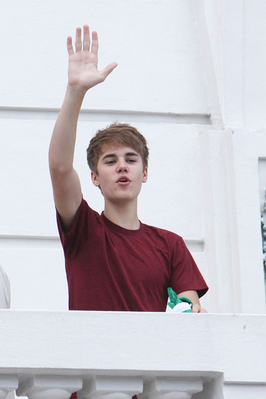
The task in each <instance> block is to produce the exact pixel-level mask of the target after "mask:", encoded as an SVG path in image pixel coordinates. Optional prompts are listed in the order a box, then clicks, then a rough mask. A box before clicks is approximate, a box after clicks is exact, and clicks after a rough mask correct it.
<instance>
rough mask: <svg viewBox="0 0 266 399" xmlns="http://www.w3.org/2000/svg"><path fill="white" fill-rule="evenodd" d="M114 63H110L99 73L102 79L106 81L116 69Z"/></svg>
mask: <svg viewBox="0 0 266 399" xmlns="http://www.w3.org/2000/svg"><path fill="white" fill-rule="evenodd" d="M117 65H118V64H117V63H116V62H112V63H111V64H109V65H107V66H106V67H105V68H104V69H103V70H102V71H101V72H100V73H101V75H102V76H103V79H106V78H107V76H108V75H110V73H111V72H113V70H114V69H115V68H116V67H117Z"/></svg>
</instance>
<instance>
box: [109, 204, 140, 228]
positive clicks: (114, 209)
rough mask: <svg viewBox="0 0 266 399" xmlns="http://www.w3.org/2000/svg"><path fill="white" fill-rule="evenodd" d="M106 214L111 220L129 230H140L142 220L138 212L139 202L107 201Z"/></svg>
mask: <svg viewBox="0 0 266 399" xmlns="http://www.w3.org/2000/svg"><path fill="white" fill-rule="evenodd" d="M104 215H105V216H106V217H107V219H109V220H110V221H111V222H113V223H115V224H117V225H118V226H120V227H123V228H124V229H128V230H138V229H139V226H140V222H139V219H138V213H137V203H135V204H132V203H131V204H124V205H122V206H121V204H119V205H117V204H110V203H105V206H104Z"/></svg>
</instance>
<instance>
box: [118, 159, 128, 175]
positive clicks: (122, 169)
mask: <svg viewBox="0 0 266 399" xmlns="http://www.w3.org/2000/svg"><path fill="white" fill-rule="evenodd" d="M117 171H118V172H127V171H128V165H127V163H126V161H125V160H124V159H123V158H121V159H119V161H118V164H117Z"/></svg>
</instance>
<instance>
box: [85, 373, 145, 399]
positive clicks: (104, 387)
mask: <svg viewBox="0 0 266 399" xmlns="http://www.w3.org/2000/svg"><path fill="white" fill-rule="evenodd" d="M142 389H143V380H142V378H138V377H113V376H96V377H92V378H91V379H89V380H88V381H86V382H85V383H84V386H83V389H82V390H81V391H79V392H78V398H80V399H82V398H89V399H102V398H104V399H131V398H132V396H134V395H137V394H138V393H140V392H142Z"/></svg>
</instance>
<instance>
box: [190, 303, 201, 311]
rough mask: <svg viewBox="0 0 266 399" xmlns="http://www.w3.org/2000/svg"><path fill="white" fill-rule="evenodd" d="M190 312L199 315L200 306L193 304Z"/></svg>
mask: <svg viewBox="0 0 266 399" xmlns="http://www.w3.org/2000/svg"><path fill="white" fill-rule="evenodd" d="M192 312H193V313H200V305H199V304H198V303H195V304H194V305H193V306H192Z"/></svg>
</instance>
